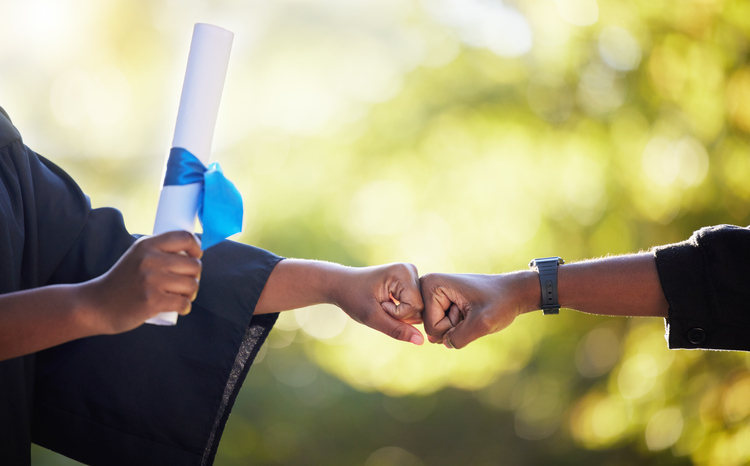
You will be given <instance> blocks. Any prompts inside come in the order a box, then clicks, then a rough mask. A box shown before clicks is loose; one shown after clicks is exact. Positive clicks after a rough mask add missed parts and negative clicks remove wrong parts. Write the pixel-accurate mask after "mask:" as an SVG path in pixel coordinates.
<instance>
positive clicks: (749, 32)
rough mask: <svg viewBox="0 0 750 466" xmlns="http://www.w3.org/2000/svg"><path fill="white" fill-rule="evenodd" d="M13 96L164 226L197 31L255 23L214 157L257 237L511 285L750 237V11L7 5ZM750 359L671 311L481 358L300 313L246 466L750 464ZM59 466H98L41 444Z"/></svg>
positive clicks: (340, 0) (285, 338)
mask: <svg viewBox="0 0 750 466" xmlns="http://www.w3.org/2000/svg"><path fill="white" fill-rule="evenodd" d="M0 11H2V12H3V19H2V20H0V21H2V27H0V64H1V65H2V66H1V68H0V69H2V73H0V105H2V106H3V107H4V108H5V109H6V110H7V111H8V112H9V113H10V115H11V117H12V118H13V120H14V122H15V124H16V126H17V127H18V128H19V129H20V130H21V133H22V134H23V135H24V137H25V142H26V143H27V144H28V145H29V146H31V147H32V148H34V149H35V150H36V151H38V152H40V153H42V154H43V155H46V156H47V157H49V158H51V159H52V160H53V161H55V162H56V163H58V164H59V165H61V166H62V167H63V168H65V169H66V170H68V171H69V172H70V173H71V174H72V175H73V177H74V178H75V179H76V180H77V181H78V182H79V183H80V184H81V186H82V187H83V188H84V190H85V191H86V192H87V193H88V194H89V195H90V196H91V198H92V202H93V203H94V205H96V206H105V205H106V206H114V207H117V208H119V209H121V210H122V211H123V213H124V215H125V218H126V222H127V224H128V226H129V228H130V229H131V230H132V231H137V232H149V231H150V229H151V226H152V221H153V216H154V212H155V208H156V201H157V197H158V185H159V180H160V176H161V170H162V166H163V163H164V157H165V155H166V151H167V149H168V148H169V145H170V141H171V133H172V128H173V124H174V123H173V122H174V119H175V115H176V111H177V103H178V100H179V91H180V86H181V82H182V73H183V72H184V67H185V62H186V57H187V50H188V46H189V40H190V33H191V29H192V24H193V23H195V22H199V21H200V22H211V23H214V24H219V25H222V26H224V27H226V28H228V29H230V30H232V31H234V32H235V34H236V37H235V43H234V47H233V51H232V61H231V63H230V68H229V76H228V78H227V85H226V87H225V89H224V97H223V101H222V108H221V112H220V115H219V122H218V126H217V132H216V136H215V138H214V158H216V159H217V160H220V161H221V162H222V165H223V166H224V168H225V170H226V172H227V173H229V174H230V177H231V178H232V179H233V180H235V182H236V184H238V186H239V188H240V190H241V191H242V192H243V196H244V198H245V203H246V225H245V231H244V233H243V234H242V235H241V236H240V237H239V238H238V239H239V240H241V241H244V242H247V243H249V244H253V245H257V246H260V247H263V248H266V249H269V250H271V251H274V252H276V253H278V254H280V255H284V256H288V257H303V258H314V259H325V260H331V261H336V262H341V263H344V264H347V265H352V266H361V265H372V264H379V263H384V262H392V261H406V262H412V263H414V264H415V265H416V266H417V267H418V268H419V270H420V272H421V273H428V272H436V271H441V272H475V273H500V272H506V271H512V270H517V269H520V268H524V267H525V264H526V263H527V262H528V260H529V259H530V258H533V257H541V256H545V255H560V256H562V257H564V258H565V259H566V260H568V261H571V260H580V259H584V258H588V257H595V256H601V255H606V254H619V253H626V252H636V251H639V250H646V249H648V248H650V247H652V246H655V245H659V244H665V243H669V242H674V241H680V240H683V239H685V238H687V237H688V236H689V235H690V234H691V233H692V232H693V231H694V230H696V229H698V228H700V227H701V226H705V225H712V224H719V223H731V224H738V225H747V224H748V223H750V222H749V221H748V218H750V183H748V181H747V180H748V179H750V147H749V145H748V144H749V139H748V133H750V66H748V58H747V57H748V49H749V46H750V41H749V38H750V3H748V2H746V1H742V0H726V1H722V0H686V1H683V2H668V1H662V0H648V1H646V0H634V1H624V0H622V1H620V0H598V1H597V0H518V1H516V2H510V1H508V2H504V3H503V2H500V1H495V0H465V1H461V0H422V1H408V0H381V1H374V0H358V1H346V0H316V1H303V0H280V1H278V2H264V1H248V2H242V1H233V0H214V1H208V0H189V1H177V0H159V1H148V2H147V1H143V0H138V1H134V0H127V1H126V0H106V1H101V0H97V1H94V0H64V1H52V0H46V1H45V0H26V1H21V0H0ZM749 368H750V358H748V357H747V356H746V355H745V354H742V353H731V352H722V353H718V352H695V351H670V350H668V349H667V347H666V343H665V341H664V324H663V322H662V321H661V320H659V319H620V318H602V317H594V316H589V315H584V314H579V313H576V312H573V311H563V312H562V313H561V315H560V316H557V317H546V318H543V317H542V316H541V315H538V314H532V315H526V316H523V317H522V318H519V319H518V320H517V321H516V323H514V324H513V325H512V326H511V328H509V329H507V330H505V331H503V332H501V333H500V334H497V335H493V336H490V337H486V338H484V339H482V340H480V341H477V342H475V343H473V344H472V345H470V346H469V347H467V348H466V349H464V350H461V351H449V350H447V349H445V348H443V347H440V346H431V347H423V348H417V347H413V346H411V345H407V344H403V343H399V342H395V341H391V340H390V339H389V338H388V337H385V336H383V335H380V334H377V333H375V332H373V331H371V330H369V329H367V328H364V327H361V326H359V325H358V324H355V323H353V322H352V321H351V320H348V318H347V317H346V316H345V315H344V314H343V313H341V312H340V311H338V310H337V309H336V308H331V307H327V306H316V307H314V308H308V309H301V310H297V311H293V312H288V313H284V314H283V315H282V317H281V318H280V320H279V323H278V325H277V326H276V328H275V329H274V331H273V332H272V335H271V337H270V339H269V342H268V343H267V345H266V346H265V347H264V349H263V350H262V353H261V354H260V356H259V361H258V362H257V363H256V364H255V365H254V366H253V368H252V369H251V371H250V374H249V377H248V381H247V382H246V384H245V387H244V388H243V390H242V392H241V395H240V397H239V398H238V400H237V405H236V407H235V410H234V412H233V415H232V417H231V418H230V421H229V424H228V426H227V430H226V432H225V436H224V439H223V441H222V444H221V447H220V450H219V453H218V457H217V464H218V465H244V464H295V465H296V464H366V465H368V466H374V465H404V466H406V465H433V464H434V465H440V464H446V465H447V464H472V465H475V464H476V465H482V464H488V465H489V464H503V465H532V464H603V465H612V466H614V465H627V464H654V465H656V464H659V465H661V464H665V465H671V464H680V465H682V464H697V465H739V464H745V463H747V462H749V461H750V424H748V418H749V417H750V372H749ZM34 463H35V464H38V465H53V464H72V463H73V462H72V461H70V460H67V459H64V458H62V457H60V456H58V455H55V454H52V453H50V452H48V451H45V450H43V449H41V448H36V449H35V450H34Z"/></svg>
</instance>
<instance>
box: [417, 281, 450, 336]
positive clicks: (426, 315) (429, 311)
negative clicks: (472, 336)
mask: <svg viewBox="0 0 750 466" xmlns="http://www.w3.org/2000/svg"><path fill="white" fill-rule="evenodd" d="M420 282H421V284H422V294H423V299H424V312H422V320H424V329H425V332H426V333H427V334H428V335H432V336H441V335H443V334H444V333H445V332H447V331H448V330H450V329H451V328H453V324H452V323H451V320H450V318H448V317H447V316H446V315H445V311H446V310H448V309H450V308H451V306H452V305H453V304H454V303H453V302H452V301H451V300H450V298H448V296H447V295H446V293H445V290H444V289H443V288H442V287H440V286H438V284H439V277H435V276H432V275H425V276H424V277H422V278H421V279H420Z"/></svg>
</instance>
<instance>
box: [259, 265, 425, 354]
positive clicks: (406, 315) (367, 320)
mask: <svg viewBox="0 0 750 466" xmlns="http://www.w3.org/2000/svg"><path fill="white" fill-rule="evenodd" d="M323 303H327V304H334V305H336V306H338V307H340V308H341V309H342V310H343V311H344V312H346V313H347V314H348V315H349V316H350V317H351V318H352V319H354V320H355V321H357V322H359V323H361V324H364V325H367V326H368V327H371V328H373V329H375V330H378V331H380V332H382V333H384V334H386V335H388V336H390V337H393V338H395V339H396V340H401V341H408V342H411V343H414V344H416V345H421V344H422V343H423V342H424V337H423V336H422V333H421V332H420V331H419V330H417V329H416V328H415V327H414V324H418V323H421V322H422V318H421V312H422V310H423V308H424V305H423V303H422V295H421V293H420V290H419V275H418V274H417V269H416V267H414V266H413V265H412V264H403V263H397V264H386V265H379V266H374V267H360V268H357V267H346V266H343V265H339V264H333V263H330V262H322V261H310V260H300V259H285V260H283V261H281V262H280V263H279V264H278V265H277V266H276V268H274V270H273V272H272V273H271V276H270V277H269V278H268V282H267V283H266V286H265V288H264V289H263V293H262V294H261V295H260V299H259V300H258V305H257V306H256V308H255V314H266V313H269V312H279V311H287V310H291V309H298V308H300V307H305V306H311V305H313V304H323Z"/></svg>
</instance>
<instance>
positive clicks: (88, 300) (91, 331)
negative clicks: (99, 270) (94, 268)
mask: <svg viewBox="0 0 750 466" xmlns="http://www.w3.org/2000/svg"><path fill="white" fill-rule="evenodd" d="M99 280H100V279H99V278H95V279H93V280H89V281H87V282H84V283H79V284H77V285H70V289H69V292H70V300H69V302H70V303H72V306H71V310H70V318H71V319H72V320H73V321H74V324H75V325H76V327H77V328H79V329H80V330H81V332H82V333H83V334H84V335H82V336H93V335H103V334H110V333H114V332H112V331H111V329H110V328H105V325H104V322H103V319H102V316H101V304H98V303H99V301H101V300H98V299H97V296H98V294H99V291H98V282H99Z"/></svg>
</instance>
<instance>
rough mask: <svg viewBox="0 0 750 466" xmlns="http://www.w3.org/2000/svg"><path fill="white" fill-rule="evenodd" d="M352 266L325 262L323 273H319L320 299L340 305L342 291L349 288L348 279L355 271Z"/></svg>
mask: <svg viewBox="0 0 750 466" xmlns="http://www.w3.org/2000/svg"><path fill="white" fill-rule="evenodd" d="M357 270H359V269H357V268H354V267H347V266H344V265H340V264H333V263H327V264H326V269H325V271H324V273H322V274H321V278H322V279H323V280H322V283H321V301H322V302H323V303H326V304H333V305H334V306H338V307H341V303H342V301H343V295H344V293H345V292H346V291H347V290H348V289H349V288H351V286H352V285H351V284H350V280H351V278H352V277H353V275H354V274H355V273H356V271H357Z"/></svg>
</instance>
